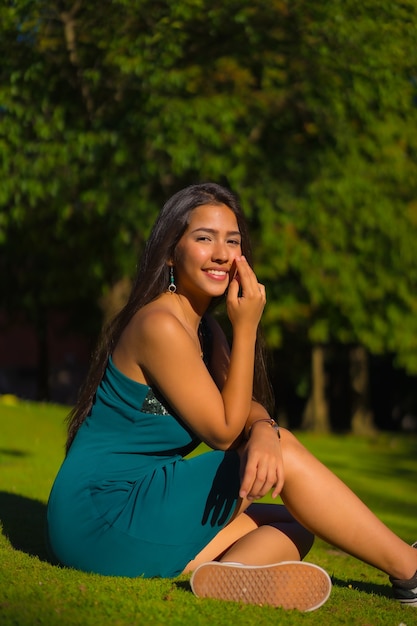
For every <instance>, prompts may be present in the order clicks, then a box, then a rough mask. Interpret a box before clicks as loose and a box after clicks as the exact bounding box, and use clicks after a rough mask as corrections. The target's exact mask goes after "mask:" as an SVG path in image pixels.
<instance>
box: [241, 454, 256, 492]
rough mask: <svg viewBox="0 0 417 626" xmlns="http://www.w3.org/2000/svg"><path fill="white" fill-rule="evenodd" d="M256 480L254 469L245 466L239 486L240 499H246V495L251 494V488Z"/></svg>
mask: <svg viewBox="0 0 417 626" xmlns="http://www.w3.org/2000/svg"><path fill="white" fill-rule="evenodd" d="M255 478H256V468H254V467H253V466H251V465H250V464H248V463H247V464H246V467H245V471H244V473H243V478H242V482H241V485H240V490H239V496H240V497H241V498H247V497H248V494H250V493H251V492H252V486H253V483H254V481H255Z"/></svg>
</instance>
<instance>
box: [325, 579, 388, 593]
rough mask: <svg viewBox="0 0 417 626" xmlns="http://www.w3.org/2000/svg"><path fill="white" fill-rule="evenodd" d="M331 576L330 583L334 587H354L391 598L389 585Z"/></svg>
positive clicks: (357, 589)
mask: <svg viewBox="0 0 417 626" xmlns="http://www.w3.org/2000/svg"><path fill="white" fill-rule="evenodd" d="M331 578H332V583H333V585H334V586H335V587H344V588H345V589H355V590H356V591H363V592H364V593H369V594H370V595H374V596H381V597H384V598H392V597H393V596H392V589H391V586H390V585H378V584H377V583H367V582H364V581H363V580H351V579H348V580H341V579H340V578H335V577H334V576H332V577H331Z"/></svg>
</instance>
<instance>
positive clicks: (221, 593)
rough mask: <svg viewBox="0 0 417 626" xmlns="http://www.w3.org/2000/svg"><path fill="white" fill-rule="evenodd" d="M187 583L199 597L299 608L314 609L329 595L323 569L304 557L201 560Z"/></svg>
mask: <svg viewBox="0 0 417 626" xmlns="http://www.w3.org/2000/svg"><path fill="white" fill-rule="evenodd" d="M190 584H191V589H192V591H193V593H194V594H195V595H196V596H197V597H199V598H217V599H219V600H232V601H235V602H243V603H245V604H267V605H271V606H276V607H281V608H283V609H298V610H299V611H314V610H315V609H318V608H319V607H320V606H322V605H323V604H324V603H325V602H326V600H327V599H328V598H329V596H330V592H331V588H332V583H331V580H330V577H329V575H328V574H327V572H325V571H324V569H322V568H321V567H318V566H317V565H313V564H312V563H305V562H304V561H283V562H282V563H275V564H273V565H242V564H240V563H227V562H222V563H219V562H217V561H213V562H209V563H203V564H202V565H199V566H198V567H197V569H196V570H195V571H194V573H193V575H192V576H191V580H190Z"/></svg>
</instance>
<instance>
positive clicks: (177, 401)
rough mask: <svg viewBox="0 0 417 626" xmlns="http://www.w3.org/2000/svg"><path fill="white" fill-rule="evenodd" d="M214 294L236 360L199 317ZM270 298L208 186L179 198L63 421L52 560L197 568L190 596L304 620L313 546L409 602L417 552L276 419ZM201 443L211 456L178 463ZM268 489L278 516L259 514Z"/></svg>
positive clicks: (171, 572)
mask: <svg viewBox="0 0 417 626" xmlns="http://www.w3.org/2000/svg"><path fill="white" fill-rule="evenodd" d="M223 297H224V298H225V302H226V309H227V314H228V318H229V320H230V324H231V329H232V333H233V339H232V345H231V348H230V349H229V345H228V342H227V341H226V339H225V336H224V334H223V332H222V330H221V329H220V327H219V325H218V324H217V323H216V321H215V320H214V318H213V317H212V316H211V315H210V313H209V311H210V309H211V308H212V307H213V306H214V305H215V304H216V303H217V302H218V301H219V300H220V299H221V298H223ZM265 302H266V296H265V288H264V286H263V285H261V284H259V283H258V280H257V278H256V275H255V274H254V271H253V269H252V266H251V253H250V246H249V238H248V234H247V229H246V225H245V221H244V218H243V215H242V212H241V210H240V208H239V204H238V202H237V200H236V198H235V197H234V196H233V195H232V194H231V193H230V192H229V191H228V190H226V189H224V188H222V187H220V186H218V185H216V184H212V183H208V184H201V185H193V186H191V187H188V188H186V189H184V190H182V191H180V192H178V193H177V194H175V195H174V196H173V197H172V198H171V199H170V200H169V201H168V202H167V203H166V204H165V206H164V207H163V209H162V212H161V214H160V216H159V218H158V219H157V221H156V223H155V226H154V228H153V231H152V233H151V236H150V238H149V241H148V243H147V245H146V248H145V251H144V254H143V258H142V262H141V264H140V267H139V270H138V274H137V277H136V280H135V282H134V285H133V289H132V293H131V296H130V299H129V301H128V303H127V304H126V306H125V307H124V309H123V310H122V311H121V312H120V313H119V314H118V315H117V317H116V318H115V319H114V321H113V322H112V323H111V325H110V326H109V328H108V329H107V330H106V332H105V333H104V336H103V339H102V342H101V345H100V347H99V349H98V351H97V353H96V356H95V359H94V361H93V364H92V367H91V371H90V374H89V377H88V379H87V382H86V385H85V387H84V389H83V391H82V393H81V395H80V399H79V401H78V403H77V405H76V406H75V408H74V409H73V411H72V413H71V414H70V420H69V431H68V442H67V455H66V458H65V460H64V462H63V464H62V467H61V469H60V471H59V473H58V476H57V478H56V480H55V483H54V486H53V489H52V492H51V495H50V499H49V504H48V534H49V542H50V547H51V550H52V552H53V554H54V555H55V557H56V558H57V559H58V560H59V561H60V562H61V563H62V564H65V565H67V566H71V567H74V568H78V569H81V570H85V571H92V572H98V573H101V574H107V575H120V576H146V577H153V576H164V577H170V576H177V575H179V574H180V573H181V572H186V573H188V572H193V574H192V578H191V586H192V589H193V591H194V593H195V594H196V595H198V596H213V597H219V598H224V599H230V600H241V601H244V602H256V603H268V604H272V605H275V606H283V607H285V608H297V609H300V610H313V609H315V608H318V607H319V606H321V605H322V604H323V603H324V602H325V601H326V600H327V598H328V596H329V593H330V589H331V583H330V579H329V577H328V575H327V574H326V572H324V570H322V569H321V568H319V567H317V566H315V565H313V564H310V563H305V562H303V561H302V559H303V558H304V557H305V555H306V554H307V553H308V551H309V549H310V547H311V545H312V543H313V536H314V535H318V536H320V537H322V538H323V539H325V540H326V541H328V542H329V543H331V544H334V545H335V546H338V547H339V548H341V549H342V550H344V551H346V552H348V553H350V554H352V555H354V556H356V557H358V558H359V559H362V560H363V561H365V562H367V563H370V564H372V565H374V566H375V567H377V568H379V569H380V570H382V571H384V572H386V573H387V574H388V575H389V576H390V577H391V582H392V584H393V588H394V595H395V596H396V597H397V598H398V599H400V600H401V601H403V602H406V603H408V604H411V605H414V606H417V572H416V570H417V550H415V549H413V547H411V546H409V545H407V544H406V543H404V542H403V541H402V540H401V539H399V538H398V537H397V536H396V535H394V534H393V533H392V532H391V531H390V530H389V529H388V528H387V527H386V526H384V525H383V524H382V522H380V521H379V520H378V519H377V518H376V517H375V516H374V515H373V514H372V513H371V511H370V510H369V509H368V508H367V507H366V506H365V505H364V504H363V503H362V502H361V501H360V500H359V499H358V498H357V497H356V496H355V495H354V494H353V493H352V492H351V491H350V490H349V489H348V488H347V487H346V486H345V485H344V484H343V483H342V482H341V481H340V480H339V479H338V478H337V477H336V476H335V475H333V474H332V473H331V472H330V471H329V470H327V469H326V468H325V467H324V466H323V465H322V464H321V463H320V462H319V461H317V460H316V459H315V458H314V457H313V456H312V455H311V454H310V453H309V452H308V451H307V450H306V449H305V448H304V447H303V446H302V445H301V444H300V443H299V442H298V441H297V440H296V438H295V437H294V436H293V435H292V434H291V433H290V432H289V431H287V430H285V429H283V428H281V429H279V430H278V429H277V426H276V424H275V423H274V422H273V420H271V419H270V417H269V414H268V411H267V408H268V396H269V391H268V390H269V386H268V383H267V377H266V372H265V367H264V360H263V355H262V350H261V342H260V341H259V332H258V325H259V321H260V319H261V315H262V312H263V309H264V305H265ZM201 441H204V442H206V443H207V444H208V445H209V446H210V447H211V448H213V450H212V451H211V452H207V453H205V454H201V455H198V456H195V457H192V458H185V457H187V455H188V454H189V453H190V452H191V451H192V450H193V449H195V448H196V447H197V446H198V444H199V443H200V442H201ZM270 490H272V495H273V497H274V498H275V497H277V496H278V494H280V496H281V498H282V501H283V503H284V505H278V504H272V505H267V504H262V503H254V500H257V499H259V498H261V497H262V496H263V495H265V494H266V493H268V492H269V491H270Z"/></svg>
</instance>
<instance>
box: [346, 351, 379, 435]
mask: <svg viewBox="0 0 417 626" xmlns="http://www.w3.org/2000/svg"><path fill="white" fill-rule="evenodd" d="M349 357H350V381H351V386H352V421H351V426H352V432H353V433H355V434H356V435H369V434H373V433H375V432H376V428H375V425H374V417H373V413H372V411H371V409H370V402H369V366H368V354H367V352H366V350H365V348H364V347H363V346H355V347H354V348H352V349H351V350H350V354H349Z"/></svg>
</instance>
